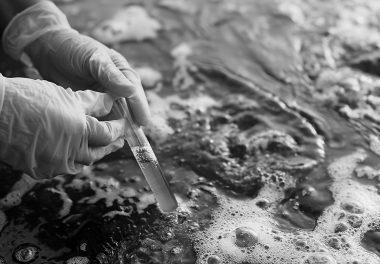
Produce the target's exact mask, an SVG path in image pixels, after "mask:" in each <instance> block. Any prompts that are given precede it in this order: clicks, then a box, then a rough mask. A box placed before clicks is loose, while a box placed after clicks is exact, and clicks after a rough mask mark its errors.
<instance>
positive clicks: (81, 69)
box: [3, 1, 150, 125]
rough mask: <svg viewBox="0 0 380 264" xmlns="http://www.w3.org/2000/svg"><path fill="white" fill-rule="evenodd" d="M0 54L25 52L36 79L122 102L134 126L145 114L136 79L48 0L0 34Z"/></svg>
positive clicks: (145, 120)
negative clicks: (107, 95)
mask: <svg viewBox="0 0 380 264" xmlns="http://www.w3.org/2000/svg"><path fill="white" fill-rule="evenodd" d="M3 47H4V50H5V51H6V52H7V53H8V54H9V55H11V56H12V57H13V58H16V59H17V58H19V57H20V56H21V53H22V52H23V51H25V52H26V53H27V54H28V55H29V57H30V58H31V59H32V62H33V64H34V66H35V67H36V68H37V69H38V70H39V72H40V74H41V75H42V77H44V78H45V79H47V80H49V81H52V82H55V83H57V84H59V85H61V86H63V87H71V88H73V89H75V90H79V89H92V90H95V91H100V92H107V93H110V94H112V95H113V96H115V97H125V98H127V102H128V104H129V106H130V108H131V110H132V115H133V117H134V119H135V121H136V122H137V123H138V124H139V125H146V124H147V123H148V121H149V119H150V112H149V107H148V103H147V99H146V97H145V93H144V90H143V87H142V85H141V80H140V77H139V76H138V74H137V73H136V72H135V71H134V70H133V69H132V68H131V67H130V65H129V63H128V62H127V60H126V59H125V58H124V57H123V56H122V55H121V54H119V53H118V52H116V51H115V50H112V49H109V48H108V47H106V46H104V45H103V44H101V43H100V42H98V41H96V40H94V39H92V38H90V37H87V36H84V35H81V34H79V33H78V32H77V31H75V30H73V29H72V28H71V27H70V25H69V23H68V22H67V19H66V16H65V15H64V14H63V13H62V12H61V11H60V10H59V9H58V8H57V7H56V6H55V5H54V4H53V3H52V2H50V1H42V2H40V3H38V4H35V5H33V6H32V7H30V8H28V9H26V10H24V11H23V12H21V13H20V14H19V15H18V16H16V17H15V18H14V19H13V20H12V21H11V22H10V23H9V25H8V27H7V28H6V30H5V31H4V34H3Z"/></svg>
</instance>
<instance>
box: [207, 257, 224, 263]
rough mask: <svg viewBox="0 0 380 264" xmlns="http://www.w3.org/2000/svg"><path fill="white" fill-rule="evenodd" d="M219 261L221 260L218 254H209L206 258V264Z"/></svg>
mask: <svg viewBox="0 0 380 264" xmlns="http://www.w3.org/2000/svg"><path fill="white" fill-rule="evenodd" d="M219 263H221V260H220V258H219V257H218V256H215V255H213V256H209V257H208V259H207V264H219Z"/></svg>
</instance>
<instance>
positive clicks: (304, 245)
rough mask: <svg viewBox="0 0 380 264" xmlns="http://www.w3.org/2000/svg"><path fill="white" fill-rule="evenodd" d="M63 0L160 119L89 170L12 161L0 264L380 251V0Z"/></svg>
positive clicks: (325, 259) (264, 261)
mask: <svg viewBox="0 0 380 264" xmlns="http://www.w3.org/2000/svg"><path fill="white" fill-rule="evenodd" d="M55 2H56V3H57V4H58V5H59V7H60V8H61V9H62V10H63V12H65V13H66V14H67V16H68V20H69V21H70V24H71V25H72V26H73V27H74V28H75V29H76V30H78V32H80V33H82V34H87V35H89V36H91V37H93V38H95V39H97V40H98V41H100V42H101V43H103V44H104V45H108V46H109V47H112V48H113V49H115V50H117V51H118V52H119V53H121V54H122V55H124V56H125V57H126V58H127V59H128V62H129V64H130V65H131V66H132V67H134V68H136V69H138V72H140V73H141V75H140V76H137V75H135V73H134V72H132V71H131V72H128V74H130V75H128V76H129V77H130V78H131V81H134V82H135V83H136V84H138V85H139V81H140V78H141V82H142V84H143V85H144V89H145V94H146V97H147V99H148V102H149V105H150V110H151V115H152V118H151V122H150V123H149V124H148V125H147V126H145V127H144V128H139V127H134V128H133V129H129V130H128V131H127V133H130V134H126V139H127V141H128V139H129V141H128V145H129V146H125V147H124V148H122V149H121V150H118V151H117V152H115V153H112V154H110V155H109V156H107V157H106V158H105V159H103V160H101V161H99V162H96V163H95V164H93V165H91V166H86V167H85V168H84V170H83V172H81V173H80V174H78V175H62V176H57V177H55V178H52V179H46V180H43V181H33V182H32V181H31V180H30V179H29V178H28V177H26V176H25V175H23V174H22V173H20V172H17V171H13V170H12V169H11V168H10V167H9V166H7V165H5V164H0V263H41V264H48V263H49V264H51V263H54V264H61V263H63V264H67V263H83V264H84V263H94V264H109V263H112V264H123V263H131V264H141V263H152V264H161V263H167V264H178V263H182V264H258V263H260V264H321V263H324V264H378V263H380V242H379V241H380V213H379V212H380V196H379V188H380V176H379V175H380V166H379V158H380V156H379V153H380V151H379V142H380V140H379V131H380V117H379V108H380V90H379V87H380V77H379V75H380V74H379V70H378V69H379V67H380V65H379V61H380V60H379V59H378V58H379V52H378V48H379V47H380V30H379V27H378V25H380V17H379V16H378V14H379V13H380V4H379V2H378V1H377V0H368V1H365V2H363V1H356V0H333V1H314V0H282V1H277V0H268V1H261V0H235V1H230V0H207V1H205V0H157V1H148V0H146V1H145V0H143V1H125V0H112V1H111V0H110V1H102V0H81V1H79V0H78V1H76V0H72V1H59V0H56V1H55ZM0 56H3V55H1V54H0ZM3 57H4V58H3ZM3 57H2V58H3V62H4V63H1V64H0V69H1V72H2V73H7V76H10V77H11V76H28V72H27V71H25V69H24V68H23V66H22V65H18V64H15V62H14V61H8V59H7V57H5V56H3ZM132 77H133V78H132ZM132 99H133V98H130V99H128V102H131V103H133V100H132ZM131 100H132V101H131ZM111 115H112V113H111ZM130 123H131V122H130ZM132 125H133V122H132ZM132 125H128V127H132ZM136 131H137V132H136ZM133 133H134V134H133ZM136 133H137V134H138V133H142V134H141V135H140V136H139V135H137V134H136ZM143 134H145V135H146V138H145V136H144V137H143V136H142V135H143ZM148 139H149V141H148ZM147 143H148V144H147ZM126 145H127V144H126ZM150 146H152V147H150ZM152 149H153V150H154V153H153V150H152ZM158 161H159V163H160V164H158ZM144 175H145V177H144ZM28 179H29V180H28ZM172 193H174V195H172ZM176 201H177V202H178V207H177V202H176ZM174 208H176V209H175V210H173V209H174ZM166 211H171V212H170V213H167V212H166Z"/></svg>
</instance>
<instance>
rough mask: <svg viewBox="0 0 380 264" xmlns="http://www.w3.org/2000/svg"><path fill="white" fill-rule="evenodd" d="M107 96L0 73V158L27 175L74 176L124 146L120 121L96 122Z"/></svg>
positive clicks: (103, 112)
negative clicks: (83, 168)
mask: <svg viewBox="0 0 380 264" xmlns="http://www.w3.org/2000/svg"><path fill="white" fill-rule="evenodd" d="M112 106H113V99H112V97H111V96H109V95H107V94H103V93H98V92H94V91H90V90H86V91H78V92H74V91H73V90H71V89H64V88H62V87H60V86H57V85H55V84H53V83H50V82H47V81H41V80H32V79H26V78H5V77H3V76H2V75H1V74H0V145H1V148H0V159H1V160H2V161H5V162H6V163H8V164H9V165H11V166H13V168H14V169H18V170H22V171H24V172H26V173H28V174H30V175H31V176H34V177H38V178H47V177H51V176H55V175H59V174H64V173H70V174H75V173H78V172H80V171H81V169H82V167H83V165H88V164H91V163H92V162H94V161H96V160H99V159H101V158H102V157H104V156H105V155H107V154H109V153H111V152H113V151H115V150H117V149H119V148H121V147H122V146H123V144H124V139H123V135H124V133H125V123H124V120H122V119H120V120H113V121H104V122H100V121H98V120H97V119H96V118H95V117H100V116H104V115H106V114H108V113H109V112H110V110H111V108H112Z"/></svg>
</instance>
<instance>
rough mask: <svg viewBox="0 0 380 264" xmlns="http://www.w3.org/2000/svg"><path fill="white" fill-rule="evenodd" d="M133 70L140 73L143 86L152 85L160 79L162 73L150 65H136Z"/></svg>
mask: <svg viewBox="0 0 380 264" xmlns="http://www.w3.org/2000/svg"><path fill="white" fill-rule="evenodd" d="M135 70H136V72H137V73H138V74H139V75H140V78H141V83H142V85H143V86H144V87H154V86H155V85H156V84H157V83H158V82H160V81H161V80H162V74H161V73H160V72H159V71H157V70H155V69H153V68H151V67H146V66H145V67H138V68H135Z"/></svg>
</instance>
